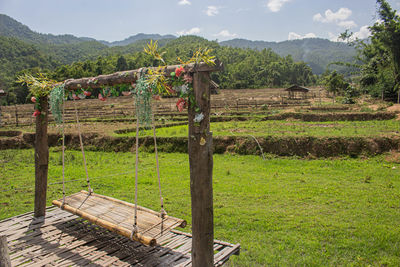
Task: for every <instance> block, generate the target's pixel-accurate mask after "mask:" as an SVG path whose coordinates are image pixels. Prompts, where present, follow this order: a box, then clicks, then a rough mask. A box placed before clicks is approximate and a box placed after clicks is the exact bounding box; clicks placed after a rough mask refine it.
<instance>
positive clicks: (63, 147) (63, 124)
mask: <svg viewBox="0 0 400 267" xmlns="http://www.w3.org/2000/svg"><path fill="white" fill-rule="evenodd" d="M63 92H64V90H63ZM62 106H63V110H62V185H63V187H62V190H63V202H62V205H63V206H64V205H65V131H64V129H65V100H64V93H63V103H62Z"/></svg>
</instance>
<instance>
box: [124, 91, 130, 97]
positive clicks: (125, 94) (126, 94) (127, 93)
mask: <svg viewBox="0 0 400 267" xmlns="http://www.w3.org/2000/svg"><path fill="white" fill-rule="evenodd" d="M131 94H132V93H131V92H130V91H122V95H124V96H128V95H131Z"/></svg>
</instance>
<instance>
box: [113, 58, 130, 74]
mask: <svg viewBox="0 0 400 267" xmlns="http://www.w3.org/2000/svg"><path fill="white" fill-rule="evenodd" d="M127 69H128V63H127V62H126V59H125V57H124V56H119V57H118V59H117V66H116V68H115V70H116V71H123V70H127Z"/></svg>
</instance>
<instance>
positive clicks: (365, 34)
mask: <svg viewBox="0 0 400 267" xmlns="http://www.w3.org/2000/svg"><path fill="white" fill-rule="evenodd" d="M370 35H371V32H370V30H369V29H368V25H364V26H362V27H361V28H360V30H359V31H358V32H355V33H354V34H353V37H354V38H358V39H365V38H368V37H369V36H370Z"/></svg>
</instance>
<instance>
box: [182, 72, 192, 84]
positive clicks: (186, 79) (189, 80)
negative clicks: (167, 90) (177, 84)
mask: <svg viewBox="0 0 400 267" xmlns="http://www.w3.org/2000/svg"><path fill="white" fill-rule="evenodd" d="M183 80H184V81H185V82H186V83H192V82H193V77H192V76H191V75H190V74H185V75H184V76H183Z"/></svg>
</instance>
